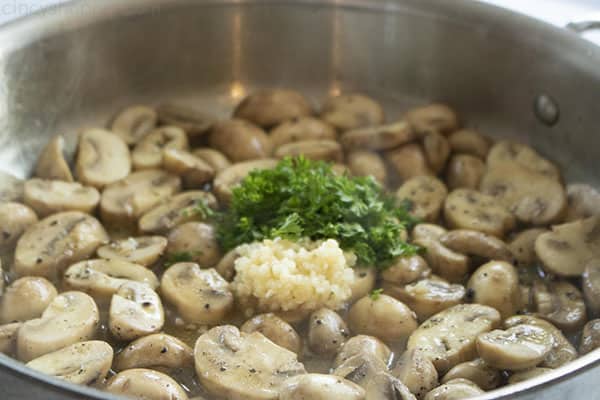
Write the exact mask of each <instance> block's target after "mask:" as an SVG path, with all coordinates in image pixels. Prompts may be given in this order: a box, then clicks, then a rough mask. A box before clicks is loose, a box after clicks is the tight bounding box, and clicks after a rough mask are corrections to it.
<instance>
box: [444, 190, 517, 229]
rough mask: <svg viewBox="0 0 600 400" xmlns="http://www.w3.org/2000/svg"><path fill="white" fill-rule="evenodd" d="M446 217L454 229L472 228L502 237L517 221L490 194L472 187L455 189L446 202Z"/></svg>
mask: <svg viewBox="0 0 600 400" xmlns="http://www.w3.org/2000/svg"><path fill="white" fill-rule="evenodd" d="M444 219H445V220H446V223H447V224H448V226H449V227H451V228H453V229H472V230H476V231H480V232H483V233H487V234H488V235H493V236H496V237H499V238H502V237H503V236H504V235H505V234H506V232H508V231H510V230H511V229H513V228H514V227H515V224H516V221H515V218H514V217H513V215H512V214H511V213H510V212H509V211H508V209H507V208H505V207H504V206H502V205H500V204H498V201H497V200H496V199H495V198H494V197H492V196H489V195H486V194H483V193H480V192H478V191H476V190H471V189H456V190H453V191H452V192H451V193H450V194H449V195H448V197H447V198H446V202H445V203H444Z"/></svg>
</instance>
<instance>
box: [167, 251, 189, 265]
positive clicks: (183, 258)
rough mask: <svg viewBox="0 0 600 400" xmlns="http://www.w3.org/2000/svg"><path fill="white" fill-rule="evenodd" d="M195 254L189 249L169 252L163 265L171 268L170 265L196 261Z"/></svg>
mask: <svg viewBox="0 0 600 400" xmlns="http://www.w3.org/2000/svg"><path fill="white" fill-rule="evenodd" d="M194 255H195V254H194V253H190V252H189V251H180V252H177V253H170V254H167V256H166V258H165V261H164V263H163V266H164V267H165V268H169V267H170V266H172V265H174V264H177V263H180V262H191V261H194Z"/></svg>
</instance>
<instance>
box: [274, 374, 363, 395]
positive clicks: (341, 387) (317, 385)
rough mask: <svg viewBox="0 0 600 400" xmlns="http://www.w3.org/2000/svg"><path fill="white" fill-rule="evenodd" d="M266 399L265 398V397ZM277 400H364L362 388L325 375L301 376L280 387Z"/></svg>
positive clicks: (344, 380) (287, 381) (288, 380)
mask: <svg viewBox="0 0 600 400" xmlns="http://www.w3.org/2000/svg"><path fill="white" fill-rule="evenodd" d="M265 398H266V397H265ZM278 398H279V400H303V399H312V400H330V399H347V400H364V399H365V391H364V389H363V388H361V387H360V386H358V385H357V384H355V383H352V382H350V381H348V380H346V379H343V378H340V377H337V376H333V375H326V374H303V375H297V376H294V377H292V378H289V379H287V380H286V381H285V382H284V383H283V384H282V385H281V391H280V395H279V397H278Z"/></svg>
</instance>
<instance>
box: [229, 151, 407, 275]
mask: <svg viewBox="0 0 600 400" xmlns="http://www.w3.org/2000/svg"><path fill="white" fill-rule="evenodd" d="M414 223H415V221H414V219H412V218H410V217H409V213H408V210H407V209H406V205H405V204H398V201H397V200H396V199H395V198H394V197H393V196H390V195H387V194H385V193H384V191H383V189H382V188H381V187H380V186H379V184H378V183H377V182H376V181H375V180H374V179H373V178H372V177H351V176H348V175H343V176H340V175H336V174H335V173H334V172H333V171H332V169H331V166H330V165H329V164H327V163H325V162H322V161H311V160H308V159H305V158H303V157H298V158H286V159H284V160H282V161H281V162H280V163H279V164H278V165H277V167H275V168H274V169H267V170H257V171H253V172H251V173H250V174H249V176H248V177H246V178H245V179H244V180H243V181H242V183H241V184H240V185H239V186H238V187H237V188H235V189H234V190H233V198H232V201H231V206H230V208H229V209H228V210H227V211H226V212H225V213H224V214H223V215H222V216H221V217H220V224H219V227H218V234H219V239H220V242H221V245H222V246H223V247H224V248H225V249H226V250H229V249H232V248H234V247H236V246H237V245H239V244H242V243H251V242H255V241H261V240H264V239H272V238H275V237H282V238H286V239H291V240H297V239H300V238H303V237H308V238H310V239H312V240H319V239H336V240H337V241H338V242H339V244H340V247H341V248H342V249H344V250H347V251H352V252H353V253H354V254H355V255H356V256H357V259H358V264H359V265H365V266H371V265H374V266H377V267H378V268H385V267H387V266H388V265H389V264H390V263H391V262H392V261H393V260H394V259H395V258H397V257H399V256H406V255H412V254H415V253H416V252H417V251H418V247H416V246H413V245H410V244H408V243H406V242H404V241H403V240H402V239H401V237H402V233H403V231H404V230H405V229H406V228H407V226H409V225H411V224H414Z"/></svg>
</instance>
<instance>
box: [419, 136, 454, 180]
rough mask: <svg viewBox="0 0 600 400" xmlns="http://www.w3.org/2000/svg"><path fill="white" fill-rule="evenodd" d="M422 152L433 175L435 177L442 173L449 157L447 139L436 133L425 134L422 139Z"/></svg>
mask: <svg viewBox="0 0 600 400" xmlns="http://www.w3.org/2000/svg"><path fill="white" fill-rule="evenodd" d="M423 151H424V152H425V158H426V159H427V164H428V165H429V167H431V169H432V170H433V173H434V174H436V175H437V174H439V173H440V172H442V170H443V169H444V167H445V166H446V161H448V157H449V156H450V144H449V143H448V139H446V137H445V136H443V135H441V134H439V133H438V132H430V133H427V134H426V135H425V136H424V137H423Z"/></svg>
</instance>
